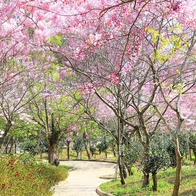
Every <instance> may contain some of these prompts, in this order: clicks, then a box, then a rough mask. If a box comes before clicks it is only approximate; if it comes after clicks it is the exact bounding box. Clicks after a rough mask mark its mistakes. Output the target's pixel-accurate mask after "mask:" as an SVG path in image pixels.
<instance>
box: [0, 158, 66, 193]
mask: <svg viewBox="0 0 196 196" xmlns="http://www.w3.org/2000/svg"><path fill="white" fill-rule="evenodd" d="M26 159H28V160H29V161H24V160H26ZM67 176H68V172H67V169H66V168H64V167H60V166H59V167H54V166H52V165H49V164H47V163H43V162H41V161H39V160H35V159H33V158H32V159H31V158H30V157H29V158H27V156H26V155H20V156H12V157H2V158H1V159H0V195H2V196H3V195H8V196H11V195H17V196H29V195H33V196H40V195H42V196H52V194H53V190H51V187H52V186H53V185H55V184H56V183H57V182H59V181H62V180H64V179H66V178H67Z"/></svg>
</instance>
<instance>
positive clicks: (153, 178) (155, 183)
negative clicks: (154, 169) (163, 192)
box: [152, 173, 158, 191]
mask: <svg viewBox="0 0 196 196" xmlns="http://www.w3.org/2000/svg"><path fill="white" fill-rule="evenodd" d="M152 180H153V187H152V190H153V191H157V184H158V183H157V174H156V173H153V174H152Z"/></svg>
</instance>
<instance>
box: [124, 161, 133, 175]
mask: <svg viewBox="0 0 196 196" xmlns="http://www.w3.org/2000/svg"><path fill="white" fill-rule="evenodd" d="M125 167H126V168H127V171H128V175H129V176H132V175H133V172H132V168H131V166H129V165H128V164H127V163H125Z"/></svg>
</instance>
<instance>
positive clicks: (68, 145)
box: [67, 142, 70, 160]
mask: <svg viewBox="0 0 196 196" xmlns="http://www.w3.org/2000/svg"><path fill="white" fill-rule="evenodd" d="M67 159H68V160H69V159H70V142H67Z"/></svg>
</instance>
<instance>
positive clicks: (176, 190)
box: [172, 138, 183, 196]
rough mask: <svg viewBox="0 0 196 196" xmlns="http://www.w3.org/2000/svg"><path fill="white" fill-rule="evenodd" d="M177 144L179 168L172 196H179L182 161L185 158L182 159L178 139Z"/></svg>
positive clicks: (177, 167) (177, 168) (176, 139)
mask: <svg viewBox="0 0 196 196" xmlns="http://www.w3.org/2000/svg"><path fill="white" fill-rule="evenodd" d="M175 144H176V158H177V166H176V177H175V183H174V188H173V193H172V196H179V190H180V183H181V170H182V159H183V157H182V155H181V153H180V148H179V141H178V138H175Z"/></svg>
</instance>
